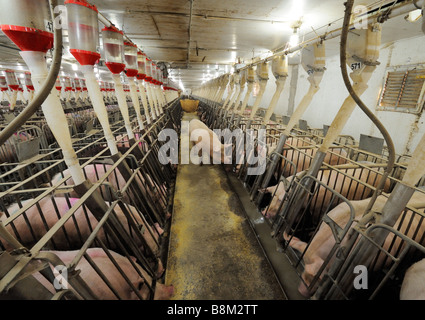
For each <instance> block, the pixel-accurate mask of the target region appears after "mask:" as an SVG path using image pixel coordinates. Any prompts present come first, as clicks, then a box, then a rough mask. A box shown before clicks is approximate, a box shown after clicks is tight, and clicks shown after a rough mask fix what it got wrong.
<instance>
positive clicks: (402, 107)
mask: <svg viewBox="0 0 425 320" xmlns="http://www.w3.org/2000/svg"><path fill="white" fill-rule="evenodd" d="M424 84H425V69H421V68H418V67H411V68H404V69H403V70H388V71H387V76H386V79H385V83H384V87H383V89H382V93H381V98H380V100H379V105H378V110H384V111H397V112H408V113H420V112H421V111H422V108H423V105H424V93H425V86H424Z"/></svg>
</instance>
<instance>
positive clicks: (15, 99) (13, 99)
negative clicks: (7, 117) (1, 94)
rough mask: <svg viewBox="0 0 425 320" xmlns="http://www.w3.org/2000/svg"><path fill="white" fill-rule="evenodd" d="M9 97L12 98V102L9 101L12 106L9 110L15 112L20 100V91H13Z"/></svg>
mask: <svg viewBox="0 0 425 320" xmlns="http://www.w3.org/2000/svg"><path fill="white" fill-rule="evenodd" d="M9 97H10V100H9V103H10V106H9V108H10V110H11V111H14V110H15V107H16V102H17V100H18V91H16V90H13V91H12V95H11V96H9Z"/></svg>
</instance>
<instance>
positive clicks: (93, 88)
mask: <svg viewBox="0 0 425 320" xmlns="http://www.w3.org/2000/svg"><path fill="white" fill-rule="evenodd" d="M81 71H82V72H83V74H84V77H85V78H86V85H87V90H88V92H89V95H90V99H91V101H92V104H93V108H94V112H95V113H96V116H97V118H98V119H99V122H100V124H101V125H102V128H103V133H104V135H105V138H106V142H107V143H108V147H109V150H110V151H111V155H115V154H117V153H118V148H117V145H116V141H115V139H114V136H113V134H112V131H111V127H110V126H109V118H108V112H107V111H106V107H105V102H104V101H103V95H102V92H101V91H100V86H99V83H98V82H97V79H96V76H95V74H94V67H93V66H90V65H87V66H81Z"/></svg>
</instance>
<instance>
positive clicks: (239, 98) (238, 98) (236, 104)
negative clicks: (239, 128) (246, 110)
mask: <svg viewBox="0 0 425 320" xmlns="http://www.w3.org/2000/svg"><path fill="white" fill-rule="evenodd" d="M244 89H245V84H244V85H243V86H239V94H238V96H237V97H236V100H235V105H234V107H233V109H232V110H233V112H235V111H236V110H237V109H238V107H239V104H240V103H241V98H242V94H243V91H244Z"/></svg>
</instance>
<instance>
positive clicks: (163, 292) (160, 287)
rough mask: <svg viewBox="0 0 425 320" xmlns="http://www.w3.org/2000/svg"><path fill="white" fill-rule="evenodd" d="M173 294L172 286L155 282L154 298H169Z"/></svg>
mask: <svg viewBox="0 0 425 320" xmlns="http://www.w3.org/2000/svg"><path fill="white" fill-rule="evenodd" d="M173 295H174V286H173V285H171V286H166V285H164V284H162V283H157V284H156V288H155V295H154V300H169V299H171V297H172V296H173Z"/></svg>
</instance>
